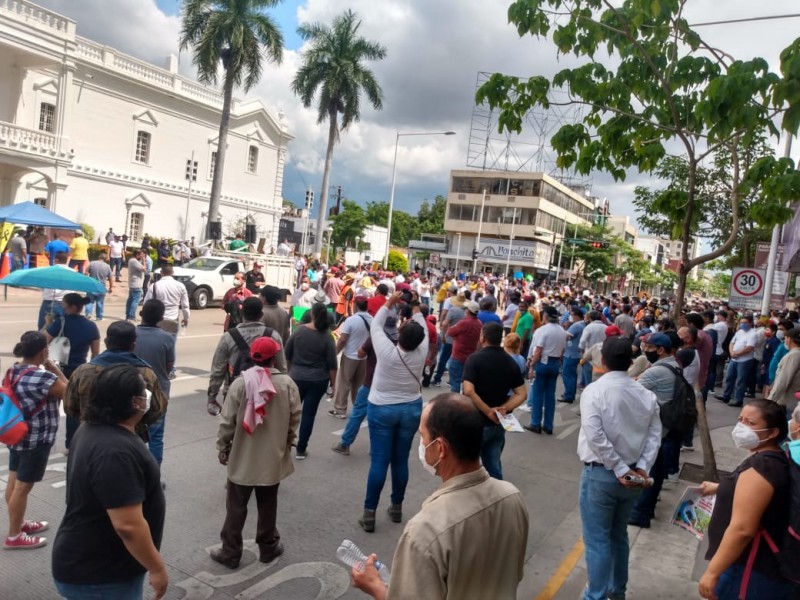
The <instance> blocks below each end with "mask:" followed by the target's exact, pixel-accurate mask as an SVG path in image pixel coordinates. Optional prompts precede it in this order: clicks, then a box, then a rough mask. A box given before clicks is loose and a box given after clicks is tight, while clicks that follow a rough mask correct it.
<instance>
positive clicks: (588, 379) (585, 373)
mask: <svg viewBox="0 0 800 600" xmlns="http://www.w3.org/2000/svg"><path fill="white" fill-rule="evenodd" d="M590 383H592V363H590V362H588V361H587V362H586V363H584V364H583V366H582V367H581V385H582V386H583V387H586V386H587V385H589V384H590Z"/></svg>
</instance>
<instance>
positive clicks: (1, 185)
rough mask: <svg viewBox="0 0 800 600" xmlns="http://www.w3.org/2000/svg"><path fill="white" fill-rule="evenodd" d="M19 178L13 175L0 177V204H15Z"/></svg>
mask: <svg viewBox="0 0 800 600" xmlns="http://www.w3.org/2000/svg"><path fill="white" fill-rule="evenodd" d="M19 186H20V180H19V179H16V178H13V177H3V178H0V204H1V205H3V206H9V205H11V204H15V203H16V200H17V191H18V190H19Z"/></svg>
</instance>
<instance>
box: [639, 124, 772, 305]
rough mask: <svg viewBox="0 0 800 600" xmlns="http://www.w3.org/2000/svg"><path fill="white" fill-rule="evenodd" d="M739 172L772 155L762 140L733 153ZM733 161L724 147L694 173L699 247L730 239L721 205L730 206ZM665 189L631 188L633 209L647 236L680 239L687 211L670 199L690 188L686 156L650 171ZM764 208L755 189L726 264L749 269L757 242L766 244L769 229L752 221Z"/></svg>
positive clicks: (745, 201) (744, 202)
mask: <svg viewBox="0 0 800 600" xmlns="http://www.w3.org/2000/svg"><path fill="white" fill-rule="evenodd" d="M737 155H738V158H739V163H740V168H741V167H744V169H745V170H749V169H750V168H751V167H752V166H753V165H754V164H755V163H756V162H757V161H758V160H760V159H762V158H768V159H771V158H773V157H774V152H773V150H772V148H771V147H770V146H769V144H768V142H767V139H766V137H765V136H764V135H758V136H754V138H753V140H752V143H751V144H750V145H749V146H746V145H744V143H740V144H739V147H738V148H737ZM734 166H735V165H734V161H733V156H732V154H731V152H729V151H728V149H727V148H721V149H720V151H719V152H717V153H716V154H715V155H714V157H713V160H712V164H711V165H710V166H708V167H705V166H701V165H698V166H697V169H696V173H695V188H696V190H697V197H696V204H695V211H694V214H693V216H692V227H691V228H692V231H693V232H694V236H693V237H694V238H697V239H698V243H699V242H702V241H703V240H705V241H708V242H709V244H710V245H711V247H712V248H714V249H716V248H719V247H720V246H722V245H723V244H724V243H725V241H726V240H727V239H728V238H729V237H730V236H731V232H732V225H733V216H732V214H731V212H730V211H728V210H720V207H721V206H726V207H727V206H730V199H729V198H730V194H731V192H732V190H731V188H730V182H731V181H732V180H733V176H734V173H733V172H732V169H733V168H734ZM653 175H655V176H656V177H658V178H659V179H660V180H661V181H662V182H663V183H664V187H662V188H660V189H655V188H651V187H647V186H638V187H636V189H635V198H634V201H633V203H634V205H635V206H636V208H638V209H639V215H640V216H639V217H638V222H639V225H641V226H642V227H643V228H645V229H646V230H647V231H649V232H650V233H651V234H654V235H658V236H660V237H665V238H667V239H673V240H676V239H681V237H682V233H683V226H682V224H683V221H684V218H685V216H686V214H685V207H684V205H683V204H681V203H679V202H675V201H674V198H675V196H676V195H678V194H682V193H683V191H684V190H686V188H687V186H688V184H689V180H688V178H689V175H690V165H689V162H688V161H687V160H686V158H685V157H682V156H666V157H665V158H664V159H663V160H662V161H661V162H660V163H659V164H658V166H657V167H656V168H655V169H654V170H653ZM761 203H762V189H761V186H760V185H754V186H753V187H752V188H751V189H750V190H749V192H748V193H747V195H743V196H742V197H741V198H740V201H739V216H738V218H739V228H738V231H737V232H736V242H735V244H734V245H733V247H732V248H731V249H730V251H729V253H728V258H727V261H726V262H727V264H728V265H731V266H732V265H737V266H746V267H749V266H752V265H753V260H754V258H755V247H756V244H755V242H758V241H766V240H768V239H769V237H770V233H771V229H770V228H769V227H765V226H762V225H759V223H758V222H756V221H755V217H754V216H753V215H754V211H756V212H757V211H758V209H759V207H760V206H761ZM692 291H696V290H695V289H693V290H692Z"/></svg>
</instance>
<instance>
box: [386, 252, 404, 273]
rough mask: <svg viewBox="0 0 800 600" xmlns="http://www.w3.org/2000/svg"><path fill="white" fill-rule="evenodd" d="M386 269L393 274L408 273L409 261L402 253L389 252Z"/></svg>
mask: <svg viewBox="0 0 800 600" xmlns="http://www.w3.org/2000/svg"><path fill="white" fill-rule="evenodd" d="M386 268H387V269H388V270H389V271H392V272H393V273H408V259H407V258H406V257H405V255H404V254H403V253H402V252H399V251H397V250H389V259H388V260H387V261H386Z"/></svg>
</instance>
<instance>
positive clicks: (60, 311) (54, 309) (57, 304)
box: [36, 300, 64, 329]
mask: <svg viewBox="0 0 800 600" xmlns="http://www.w3.org/2000/svg"><path fill="white" fill-rule="evenodd" d="M49 313H53V319H57V318H59V317H63V316H64V308H63V307H62V306H61V301H60V300H54V301H52V302H51V301H50V300H42V305H41V306H40V307H39V321H38V322H37V325H36V328H37V329H41V328H42V327H44V322H45V317H46V316H47V315H48V314H49Z"/></svg>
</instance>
